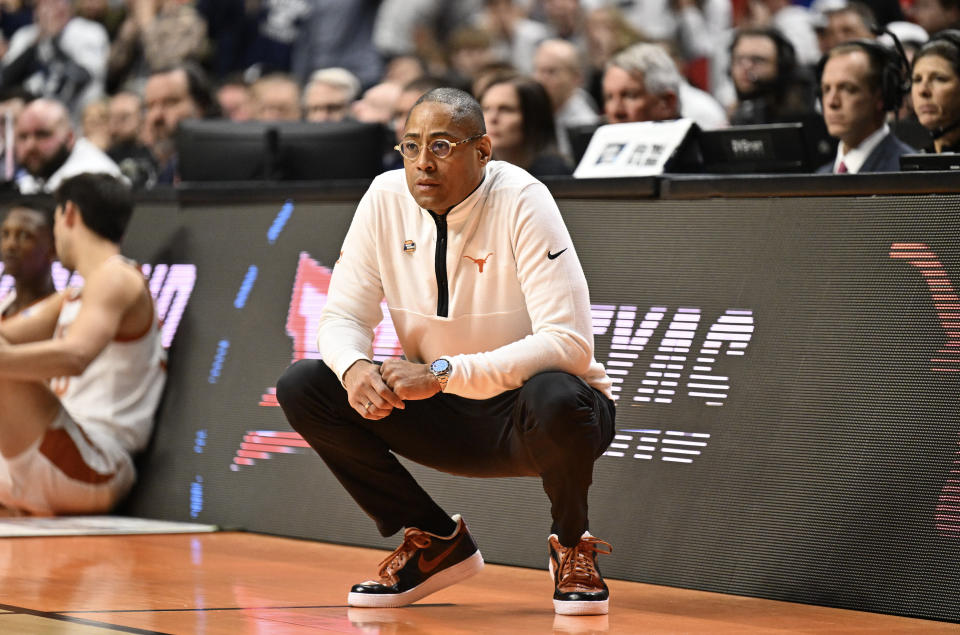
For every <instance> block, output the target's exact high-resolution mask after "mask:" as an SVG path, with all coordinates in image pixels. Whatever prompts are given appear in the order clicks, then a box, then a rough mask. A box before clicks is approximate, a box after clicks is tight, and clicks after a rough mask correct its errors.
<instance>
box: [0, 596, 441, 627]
mask: <svg viewBox="0 0 960 635" xmlns="http://www.w3.org/2000/svg"><path fill="white" fill-rule="evenodd" d="M430 606H455V605H454V604H453V603H451V602H436V603H432V604H431V603H424V604H417V607H430ZM2 608H3V605H0V609H2ZM345 608H348V607H347V605H346V604H308V605H303V606H287V605H284V606H210V607H207V608H188V609H100V610H92V609H87V610H83V611H63V614H67V613H69V614H71V615H75V614H81V613H189V612H191V611H197V612H203V611H281V610H284V609H345ZM407 608H410V607H407ZM151 632H152V631H151Z"/></svg>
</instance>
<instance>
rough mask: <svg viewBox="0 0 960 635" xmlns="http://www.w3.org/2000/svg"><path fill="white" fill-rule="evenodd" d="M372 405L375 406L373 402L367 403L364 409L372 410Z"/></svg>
mask: <svg viewBox="0 0 960 635" xmlns="http://www.w3.org/2000/svg"><path fill="white" fill-rule="evenodd" d="M372 405H373V402H372V401H368V402H367V405H365V406H364V407H363V409H364V410H370V406H372Z"/></svg>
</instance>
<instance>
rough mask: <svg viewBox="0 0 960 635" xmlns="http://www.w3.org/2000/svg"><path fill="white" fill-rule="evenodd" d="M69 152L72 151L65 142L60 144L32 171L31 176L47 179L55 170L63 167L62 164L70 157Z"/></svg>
mask: <svg viewBox="0 0 960 635" xmlns="http://www.w3.org/2000/svg"><path fill="white" fill-rule="evenodd" d="M71 152H73V151H72V150H71V149H70V148H68V147H67V144H63V145H61V146H60V148H59V149H58V150H57V152H56V154H54V155H53V156H52V157H50V158H49V159H48V160H46V161H44V162H43V163H41V164H40V167H39V169H38V170H37V171H36V172H34V173H33V176H34V177H36V178H38V179H44V180H46V179H49V178H50V177H51V176H53V174H54V173H55V172H56V171H57V170H59V169H60V168H61V167H63V164H64V163H66V162H67V159H69V158H70V153H71Z"/></svg>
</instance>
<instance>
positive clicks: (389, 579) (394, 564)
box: [380, 527, 433, 586]
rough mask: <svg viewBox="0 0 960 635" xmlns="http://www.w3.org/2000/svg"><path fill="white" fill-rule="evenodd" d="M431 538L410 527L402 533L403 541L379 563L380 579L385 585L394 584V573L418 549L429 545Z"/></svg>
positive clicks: (395, 579) (404, 564)
mask: <svg viewBox="0 0 960 635" xmlns="http://www.w3.org/2000/svg"><path fill="white" fill-rule="evenodd" d="M432 542H433V541H432V540H431V538H430V536H428V535H427V534H426V533H425V532H422V531H420V530H419V529H414V528H413V527H410V528H408V529H407V531H406V532H405V533H404V534H403V542H402V543H401V544H400V546H399V547H397V548H396V549H394V550H393V553H391V554H390V555H389V556H387V557H386V558H384V560H383V561H382V562H381V563H380V581H381V584H384V585H385V586H390V585H391V584H395V583H396V581H397V578H396V573H397V571H399V570H400V569H402V568H403V567H404V566H406V564H407V562H408V561H409V560H410V556H412V555H413V554H414V553H415V552H416V551H417V550H418V549H426V548H427V547H429V546H430V543H432Z"/></svg>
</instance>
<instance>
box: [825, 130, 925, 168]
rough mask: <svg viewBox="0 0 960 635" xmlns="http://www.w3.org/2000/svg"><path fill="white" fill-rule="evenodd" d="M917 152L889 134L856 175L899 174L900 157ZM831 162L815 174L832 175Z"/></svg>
mask: <svg viewBox="0 0 960 635" xmlns="http://www.w3.org/2000/svg"><path fill="white" fill-rule="evenodd" d="M916 152H917V151H916V150H914V149H913V148H911V147H910V146H908V145H907V144H905V143H904V142H903V141H900V140H899V139H897V138H896V137H895V136H893V133H892V132H891V133H890V134H888V135H887V136H886V137H884V138H883V141H881V142H880V143H878V144H877V147H876V148H874V149H873V152H871V153H870V155H869V156H868V157H867V160H866V161H864V162H863V167H861V168H860V172H859V173H858V174H865V173H867V172H899V171H900V157H901V155H904V154H915V153H916ZM832 173H833V161H831V162H830V163H827V164H826V165H822V166H820V167H819V168H817V174H832Z"/></svg>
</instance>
